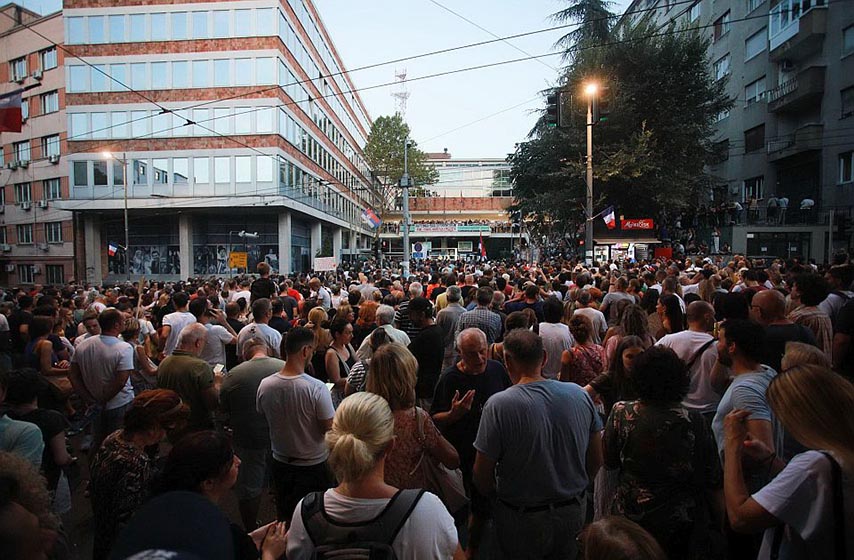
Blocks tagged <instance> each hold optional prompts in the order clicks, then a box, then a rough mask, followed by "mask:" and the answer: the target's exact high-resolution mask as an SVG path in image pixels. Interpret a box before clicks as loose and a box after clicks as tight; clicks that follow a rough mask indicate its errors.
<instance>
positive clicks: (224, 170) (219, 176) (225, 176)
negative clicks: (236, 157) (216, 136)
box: [214, 157, 231, 183]
mask: <svg viewBox="0 0 854 560" xmlns="http://www.w3.org/2000/svg"><path fill="white" fill-rule="evenodd" d="M230 159H231V158H228V157H217V158H214V182H216V183H230V182H231V167H230V164H231V162H230Z"/></svg>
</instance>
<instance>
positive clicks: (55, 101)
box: [41, 91, 59, 115]
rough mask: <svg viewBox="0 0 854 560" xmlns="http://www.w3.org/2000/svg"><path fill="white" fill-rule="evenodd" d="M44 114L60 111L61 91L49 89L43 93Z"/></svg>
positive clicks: (42, 105)
mask: <svg viewBox="0 0 854 560" xmlns="http://www.w3.org/2000/svg"><path fill="white" fill-rule="evenodd" d="M41 107H42V115H46V114H48V113H56V112H57V111H59V92H58V91H49V92H47V93H43V94H42V95H41Z"/></svg>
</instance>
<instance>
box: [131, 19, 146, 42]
mask: <svg viewBox="0 0 854 560" xmlns="http://www.w3.org/2000/svg"><path fill="white" fill-rule="evenodd" d="M147 15H148V14H131V15H130V40H131V41H132V42H134V43H138V42H140V41H145V37H146V34H145V23H146V20H147V19H148V18H147V17H146V16H147Z"/></svg>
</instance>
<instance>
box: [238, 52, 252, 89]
mask: <svg viewBox="0 0 854 560" xmlns="http://www.w3.org/2000/svg"><path fill="white" fill-rule="evenodd" d="M234 74H235V75H234V83H235V85H238V86H251V85H252V59H251V58H238V59H235V61H234Z"/></svg>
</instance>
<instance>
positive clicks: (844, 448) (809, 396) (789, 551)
mask: <svg viewBox="0 0 854 560" xmlns="http://www.w3.org/2000/svg"><path fill="white" fill-rule="evenodd" d="M766 396H767V399H768V404H769V405H770V406H771V410H772V412H773V413H774V415H775V416H776V417H777V418H778V419H779V420H780V422H781V423H782V425H783V428H784V429H785V430H786V431H787V432H788V433H790V434H791V435H792V437H794V438H795V439H796V440H797V441H798V442H799V443H800V444H802V445H803V446H805V447H806V448H808V449H809V451H806V452H804V453H801V454H799V455H796V456H795V457H793V458H792V460H791V461H789V463H788V464H786V463H784V462H783V461H782V460H781V459H779V458H778V457H777V456H776V454H775V453H774V452H773V451H771V450H769V449H768V448H767V447H766V446H765V445H764V444H762V443H761V442H760V441H759V440H757V439H754V438H753V437H752V435H751V434H750V433H748V431H747V420H748V417H749V416H750V413H749V412H748V411H745V410H734V411H732V412H731V413H729V414H728V415H727V417H726V420H725V424H724V427H725V434H726V437H725V440H724V446H725V448H724V454H725V456H726V461H725V462H724V493H725V496H726V508H727V514H728V517H729V520H730V523H731V524H732V527H733V529H735V530H736V531H739V532H743V533H756V532H759V531H761V530H764V531H765V535H764V538H763V540H762V548H761V550H760V553H759V558H776V557H777V556H778V555H779V557H780V558H828V559H834V558H836V559H841V558H851V554H852V553H854V485H852V480H854V445H853V444H852V442H854V415H852V414H851V411H852V410H854V385H852V384H851V383H850V382H849V381H848V380H846V379H845V378H843V377H841V376H840V375H837V374H836V373H833V372H832V371H831V370H829V369H827V368H823V367H820V366H816V365H811V364H810V365H802V366H795V367H794V368H792V369H789V370H786V371H783V372H782V373H780V374H778V375H777V376H776V377H775V378H774V380H773V381H772V382H771V384H770V385H769V386H768V390H767V392H766ZM745 455H747V456H748V457H749V458H750V459H751V460H752V462H754V463H757V464H759V465H765V468H767V469H768V472H769V473H770V474H772V475H773V474H776V476H775V478H774V479H773V480H772V481H771V482H769V483H768V484H767V485H765V486H764V487H763V488H762V489H761V490H759V491H758V492H757V493H756V494H753V495H752V496H751V495H750V494H748V492H747V486H746V484H745V482H744V473H743V471H742V458H743V457H744V456H745Z"/></svg>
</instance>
